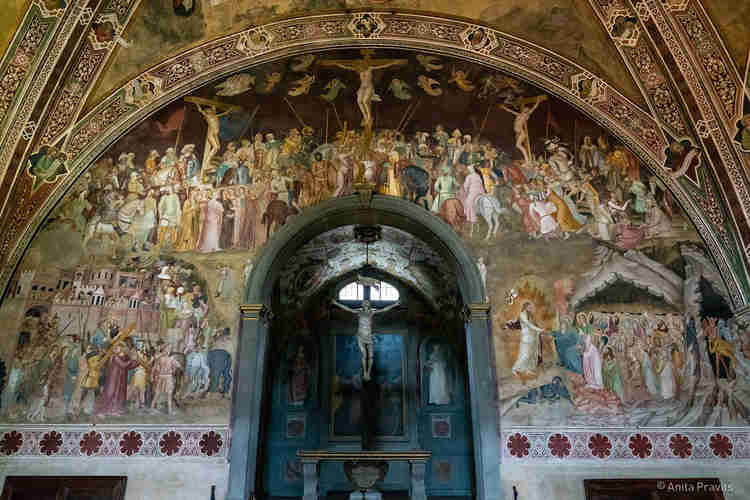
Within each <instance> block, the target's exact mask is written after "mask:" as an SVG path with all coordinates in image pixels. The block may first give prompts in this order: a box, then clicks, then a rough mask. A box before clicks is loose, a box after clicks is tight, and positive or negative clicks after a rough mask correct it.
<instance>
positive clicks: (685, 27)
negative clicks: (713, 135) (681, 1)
mask: <svg viewBox="0 0 750 500" xmlns="http://www.w3.org/2000/svg"><path fill="white" fill-rule="evenodd" d="M670 14H671V16H672V17H673V18H674V19H675V20H677V22H678V25H679V27H680V28H681V32H682V35H683V37H685V39H686V40H687V42H688V46H690V47H691V48H692V49H693V54H694V57H695V60H696V62H698V64H699V65H700V67H701V68H702V69H703V70H704V71H705V73H706V75H708V77H709V78H707V79H705V80H704V82H705V83H706V84H707V85H708V87H709V88H710V89H711V90H712V91H713V92H712V93H713V95H714V97H715V98H716V101H717V103H718V104H719V106H717V107H718V109H720V110H721V111H722V112H723V114H724V126H725V127H726V129H727V130H732V129H733V127H734V122H735V121H736V120H737V119H738V118H739V117H740V116H741V114H742V101H743V95H744V83H743V82H742V81H741V80H740V75H739V73H738V72H737V69H736V68H735V64H734V61H733V60H732V58H731V57H730V56H729V53H728V51H727V49H726V47H725V46H724V44H723V42H722V40H721V38H720V37H719V36H718V34H717V33H716V30H715V28H714V26H713V24H712V23H711V20H710V19H709V18H708V15H707V14H706V12H705V10H703V6H702V5H701V4H700V3H699V2H696V1H695V0H692V1H686V3H685V6H684V8H682V9H670Z"/></svg>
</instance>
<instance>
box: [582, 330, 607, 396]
mask: <svg viewBox="0 0 750 500" xmlns="http://www.w3.org/2000/svg"><path fill="white" fill-rule="evenodd" d="M584 347H585V349H584V351H583V379H584V380H585V381H586V387H588V388H591V389H603V388H604V377H602V356H601V354H600V353H599V349H598V348H597V347H596V344H594V343H593V342H592V341H591V336H590V335H584Z"/></svg>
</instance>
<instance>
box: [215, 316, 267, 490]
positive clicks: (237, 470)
mask: <svg viewBox="0 0 750 500" xmlns="http://www.w3.org/2000/svg"><path fill="white" fill-rule="evenodd" d="M240 311H241V313H242V324H241V326H240V337H239V342H238V347H237V362H236V366H237V373H239V374H241V376H239V377H237V378H236V379H235V386H234V387H235V389H234V394H233V401H234V404H233V412H232V419H231V425H232V447H231V449H230V451H229V460H230V462H229V487H228V490H227V496H226V500H247V499H248V498H250V497H251V495H252V494H253V493H254V490H255V475H256V471H257V467H258V463H257V460H258V436H259V433H260V418H261V415H260V412H259V411H258V409H259V408H260V404H261V398H262V397H263V380H264V375H265V368H266V367H265V360H266V350H267V348H268V319H269V318H270V317H271V311H270V309H268V308H267V307H266V306H265V305H263V304H246V305H243V306H240Z"/></svg>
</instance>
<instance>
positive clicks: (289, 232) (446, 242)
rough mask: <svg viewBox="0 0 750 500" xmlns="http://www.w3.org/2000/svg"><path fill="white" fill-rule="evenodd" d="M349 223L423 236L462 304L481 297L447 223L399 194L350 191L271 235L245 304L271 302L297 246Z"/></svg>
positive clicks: (471, 265)
mask: <svg viewBox="0 0 750 500" xmlns="http://www.w3.org/2000/svg"><path fill="white" fill-rule="evenodd" d="M352 224H378V225H383V226H391V227H395V228H397V229H400V230H402V231H405V232H407V233H409V234H411V235H413V236H414V237H416V238H417V239H420V240H422V242H424V243H425V244H426V245H428V246H429V247H430V248H432V249H433V250H434V251H435V252H436V253H437V254H438V255H439V256H440V257H442V259H443V260H444V261H445V263H446V265H448V266H450V267H451V268H452V271H453V272H454V273H455V275H456V281H457V285H458V289H459V291H460V293H461V296H462V298H463V300H464V303H467V304H471V303H481V302H484V301H485V299H484V297H485V291H484V286H483V284H482V278H481V276H480V274H479V270H478V269H477V267H476V264H475V262H474V259H473V257H472V255H471V254H470V252H469V250H468V249H467V248H466V246H465V245H464V243H463V241H462V240H461V238H460V237H459V236H458V235H457V234H456V232H455V231H453V229H452V228H451V227H450V226H449V225H447V224H446V223H445V222H443V221H442V220H441V219H439V218H437V217H435V216H433V215H432V214H430V213H429V212H427V211H426V210H424V209H423V208H422V207H420V206H418V205H417V204H415V203H411V202H408V201H406V200H402V199H400V198H394V197H391V196H382V195H375V196H374V197H373V199H372V202H371V203H370V204H369V205H363V204H362V203H361V199H360V197H359V196H357V195H351V196H346V197H342V198H337V199H331V200H327V201H324V202H322V203H320V204H319V205H316V206H314V207H312V208H309V209H307V210H306V211H305V212H304V213H303V214H302V215H300V216H299V217H296V218H294V219H293V220H292V221H290V222H288V223H287V224H286V225H284V226H283V227H282V228H281V229H280V230H279V231H277V232H276V233H275V234H274V236H273V238H271V239H270V240H269V241H268V242H267V243H266V246H265V247H264V248H263V251H262V253H261V254H260V256H259V257H258V259H257V260H256V261H255V266H254V267H253V272H252V273H251V274H250V277H249V279H248V281H247V283H246V284H245V293H244V299H245V303H246V304H266V305H270V298H271V294H272V292H273V287H274V285H275V283H276V280H277V278H278V276H279V274H280V273H281V271H282V269H283V268H284V266H285V265H286V263H287V262H288V261H289V260H290V259H291V258H292V257H293V256H294V254H295V252H296V251H297V250H298V249H299V248H301V247H302V246H304V245H305V244H307V243H308V242H309V241H310V240H312V239H313V238H315V237H316V236H318V235H320V234H322V233H325V232H327V231H330V230H332V229H336V228H338V227H341V226H350V225H352Z"/></svg>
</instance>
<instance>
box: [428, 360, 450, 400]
mask: <svg viewBox="0 0 750 500" xmlns="http://www.w3.org/2000/svg"><path fill="white" fill-rule="evenodd" d="M428 363H429V366H430V368H431V369H432V371H431V372H430V383H429V398H428V401H429V403H430V404H431V405H447V404H450V402H451V396H450V391H449V390H448V370H447V366H446V363H447V360H446V359H445V356H444V355H443V347H442V346H441V345H436V346H435V347H434V348H433V350H432V354H430V360H429V362H428Z"/></svg>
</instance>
